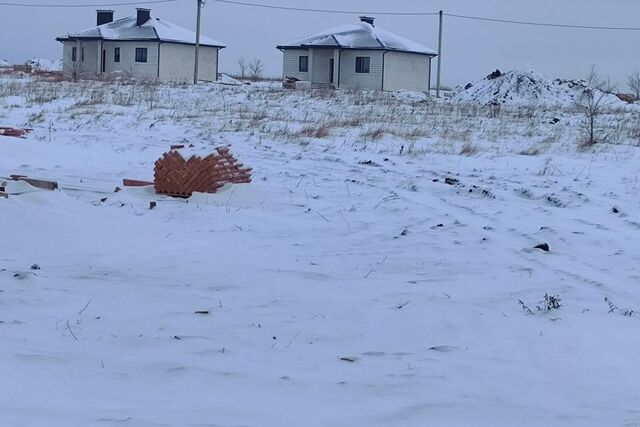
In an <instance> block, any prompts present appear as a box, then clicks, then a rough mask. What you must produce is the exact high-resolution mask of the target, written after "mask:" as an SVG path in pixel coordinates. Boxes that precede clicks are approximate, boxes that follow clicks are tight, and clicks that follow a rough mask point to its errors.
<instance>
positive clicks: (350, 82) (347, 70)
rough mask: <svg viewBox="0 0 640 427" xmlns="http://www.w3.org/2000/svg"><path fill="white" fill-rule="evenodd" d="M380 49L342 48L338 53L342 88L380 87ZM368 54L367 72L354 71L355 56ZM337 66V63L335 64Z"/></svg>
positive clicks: (379, 88)
mask: <svg viewBox="0 0 640 427" xmlns="http://www.w3.org/2000/svg"><path fill="white" fill-rule="evenodd" d="M382 54H383V52H382V51H379V50H355V49H348V50H343V51H342V52H341V53H340V65H339V67H340V82H339V87H341V88H343V89H372V90H381V89H382ZM357 56H368V57H369V58H371V59H370V63H369V64H370V68H369V73H356V57H357ZM336 66H338V65H336Z"/></svg>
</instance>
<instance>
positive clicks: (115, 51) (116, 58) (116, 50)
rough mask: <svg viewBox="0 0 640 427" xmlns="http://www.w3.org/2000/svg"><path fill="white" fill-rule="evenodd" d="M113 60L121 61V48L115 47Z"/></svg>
mask: <svg viewBox="0 0 640 427" xmlns="http://www.w3.org/2000/svg"><path fill="white" fill-rule="evenodd" d="M113 62H120V48H119V47H116V48H114V49H113Z"/></svg>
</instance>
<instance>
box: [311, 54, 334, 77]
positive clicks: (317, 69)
mask: <svg viewBox="0 0 640 427" xmlns="http://www.w3.org/2000/svg"><path fill="white" fill-rule="evenodd" d="M331 58H333V49H313V51H312V55H311V57H310V58H309V62H310V64H311V65H310V68H311V70H310V71H311V74H312V76H311V81H312V82H313V83H329V82H330V81H331V63H330V60H331Z"/></svg>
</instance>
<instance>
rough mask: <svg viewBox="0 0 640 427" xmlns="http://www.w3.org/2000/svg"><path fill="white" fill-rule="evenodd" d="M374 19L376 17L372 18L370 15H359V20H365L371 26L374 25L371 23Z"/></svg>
mask: <svg viewBox="0 0 640 427" xmlns="http://www.w3.org/2000/svg"><path fill="white" fill-rule="evenodd" d="M375 20H376V18H373V17H371V16H361V17H360V21H362V22H366V23H367V24H369V25H371V26H372V27H373V26H374V25H373V21H375Z"/></svg>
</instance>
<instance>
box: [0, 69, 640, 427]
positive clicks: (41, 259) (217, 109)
mask: <svg viewBox="0 0 640 427" xmlns="http://www.w3.org/2000/svg"><path fill="white" fill-rule="evenodd" d="M634 114H635V113H634V112H624V113H623V112H617V113H615V114H614V113H611V114H609V115H608V116H607V117H605V118H604V119H605V120H604V122H605V123H604V125H603V126H605V128H606V129H615V130H616V135H615V138H612V139H611V141H612V142H616V144H611V145H596V146H595V147H594V148H592V149H590V150H589V151H583V150H578V149H577V145H578V143H577V141H578V138H579V136H580V131H579V130H578V123H579V121H580V120H581V118H580V116H579V115H578V114H576V113H575V112H573V111H570V110H569V109H564V110H563V109H553V108H550V109H536V108H528V107H517V108H516V107H514V108H513V109H509V108H503V109H502V110H501V112H500V113H499V114H497V115H496V113H495V111H491V112H490V111H488V110H487V109H484V108H482V107H479V106H478V107H473V106H469V105H467V104H466V103H464V104H458V103H455V102H450V101H442V102H436V101H434V100H431V99H427V98H425V97H424V96H421V95H418V94H408V93H398V94H376V93H367V92H365V93H350V92H338V93H333V92H308V93H307V92H303V93H301V92H287V91H283V90H281V89H279V88H276V87H273V86H263V85H257V86H256V85H252V86H227V85H203V86H199V87H198V88H196V89H194V88H191V87H189V86H176V87H171V86H160V87H157V86H154V85H124V84H103V83H96V82H80V83H78V84H77V85H73V84H70V83H64V82H51V83H49V82H44V81H41V80H32V79H30V78H15V77H7V76H5V77H2V80H0V125H14V126H18V125H22V126H30V127H33V128H34V132H33V133H32V134H31V135H30V136H29V137H28V138H27V139H15V138H8V137H2V136H0V154H1V155H0V176H5V177H6V176H8V175H9V174H13V173H20V174H25V175H29V176H32V177H36V178H45V179H54V180H57V181H58V182H59V183H60V185H61V187H62V189H61V190H60V191H52V192H48V191H42V190H36V189H34V188H31V187H29V186H27V185H25V184H22V183H20V184H18V183H11V182H8V188H7V191H9V192H11V193H19V194H15V195H11V196H9V198H8V199H3V198H0V218H2V239H0V242H1V243H0V248H1V249H2V251H1V255H0V342H2V349H3V351H2V352H0V376H1V377H2V379H3V381H2V386H0V424H2V425H46V426H58V425H59V426H71V425H73V426H75V425H78V426H85V425H106V426H110V425H126V426H204V425H209V426H300V425H305V426H350V427H351V426H425V425H436V426H463V425H478V426H480V425H491V426H514V425H523V426H528V425H535V426H537V425H554V426H562V425H566V426H574V425H580V426H603V425H606V426H634V425H640V392H639V391H638V387H637V382H638V374H637V354H638V352H639V351H640V343H639V342H638V340H637V339H636V333H635V331H637V330H638V327H639V325H640V317H639V315H638V314H637V313H636V311H635V310H639V309H640V292H638V280H639V277H640V274H639V273H640V271H639V268H640V267H638V265H639V261H640V256H639V255H638V250H637V247H638V237H639V236H640V206H639V205H638V196H637V195H638V191H639V187H640V183H639V181H638V174H639V168H638V164H639V163H638V161H639V160H640V152H639V150H638V148H636V147H635V146H634V145H635V139H634V137H633V135H634V134H633V133H632V130H633V123H634V121H633V118H634ZM555 118H557V119H558V121H556V122H555V123H553V122H554V120H553V119H555ZM606 129H605V130H606ZM178 143H191V144H194V146H195V147H196V148H198V149H201V148H206V147H211V148H213V147H215V146H218V145H221V144H231V149H232V151H233V153H234V154H235V155H236V156H237V157H238V158H239V159H240V160H241V161H242V162H244V163H245V164H247V165H249V166H251V167H253V168H254V182H253V183H251V184H247V185H239V186H231V187H228V188H225V190H224V191H222V192H220V193H218V194H215V195H209V194H200V195H195V196H194V197H192V198H191V199H189V200H188V201H185V200H177V199H171V198H168V197H163V196H158V195H155V194H153V192H152V191H150V190H148V189H144V188H137V189H125V190H123V191H121V192H117V193H114V192H113V190H114V188H115V187H116V186H121V180H122V179H123V178H137V179H150V178H152V175H153V162H154V161H155V160H156V159H157V158H158V157H159V156H160V155H161V154H162V153H163V152H164V151H166V150H167V149H168V148H169V146H170V145H171V144H178ZM532 148H535V150H532ZM523 152H526V153H527V154H538V155H523V154H521V153H523ZM460 153H463V154H464V155H461V154H460ZM150 201H157V207H156V208H155V209H153V210H150V209H149V202H150ZM542 243H546V244H548V245H549V247H550V251H549V252H545V251H543V250H540V249H534V246H536V245H539V244H542ZM32 267H33V268H32ZM545 295H547V296H549V297H558V298H560V304H561V307H560V308H559V309H551V310H546V308H545V303H544V298H545ZM605 298H607V299H608V301H610V302H611V303H612V304H613V305H614V306H613V310H611V307H610V306H609V305H608V304H607V302H605V300H604V299H605ZM538 306H539V307H540V309H538ZM528 310H530V311H528ZM630 310H634V311H633V312H631V311H630Z"/></svg>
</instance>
